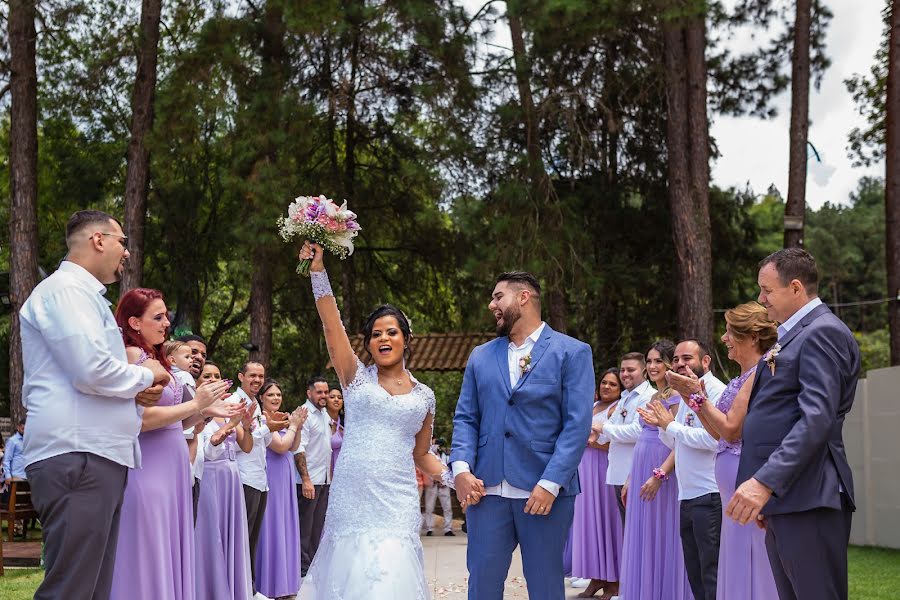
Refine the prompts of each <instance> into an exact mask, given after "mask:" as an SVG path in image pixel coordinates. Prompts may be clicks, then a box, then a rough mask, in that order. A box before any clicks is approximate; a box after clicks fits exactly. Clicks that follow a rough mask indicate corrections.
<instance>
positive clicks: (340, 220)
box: [278, 196, 361, 277]
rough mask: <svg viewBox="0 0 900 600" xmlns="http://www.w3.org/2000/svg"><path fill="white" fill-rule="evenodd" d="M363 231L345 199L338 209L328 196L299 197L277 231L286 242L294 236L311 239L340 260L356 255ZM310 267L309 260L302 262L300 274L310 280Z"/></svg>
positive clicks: (299, 267)
mask: <svg viewBox="0 0 900 600" xmlns="http://www.w3.org/2000/svg"><path fill="white" fill-rule="evenodd" d="M360 229H361V228H360V226H359V223H357V222H356V213H354V212H351V211H349V210H347V201H346V200H345V201H344V203H343V204H341V205H340V206H338V205H337V204H335V203H334V200H330V199H328V198H326V197H325V196H299V197H297V198H295V199H294V201H293V202H291V204H290V206H288V214H287V216H286V217H279V218H278V232H279V233H280V234H281V237H282V239H283V240H284V241H285V242H289V241H291V240H292V239H293V238H295V237H299V238H301V239H304V240H309V241H311V242H315V243H317V244H319V245H320V246H322V247H323V248H324V249H326V250H328V251H329V252H331V253H332V254H334V255H336V256H337V257H338V258H340V259H341V260H343V259H345V258H347V257H348V256H350V255H351V254H353V238H355V237H356V236H357V234H358V233H359V231H360ZM311 264H312V261H311V260H308V259H307V260H302V261H300V264H299V265H297V273H299V274H300V275H303V276H304V277H309V267H310V265H311Z"/></svg>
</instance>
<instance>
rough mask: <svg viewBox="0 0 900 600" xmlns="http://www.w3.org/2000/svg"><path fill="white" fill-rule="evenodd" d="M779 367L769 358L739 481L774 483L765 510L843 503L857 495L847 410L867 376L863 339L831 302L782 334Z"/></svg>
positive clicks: (751, 413)
mask: <svg viewBox="0 0 900 600" xmlns="http://www.w3.org/2000/svg"><path fill="white" fill-rule="evenodd" d="M779 344H780V345H781V350H780V351H779V352H778V356H777V357H776V358H775V373H772V371H771V369H770V368H769V366H768V365H767V364H766V361H765V358H763V360H761V361H760V362H759V366H757V368H756V380H755V381H754V384H753V391H752V393H751V395H750V402H749V405H748V408H747V417H746V418H745V419H744V428H743V438H744V440H743V448H742V450H741V461H740V466H739V467H738V475H737V484H738V485H740V484H741V483H743V482H744V481H746V480H747V479H750V478H751V477H755V478H756V479H757V480H759V481H760V482H762V483H763V484H765V485H766V486H767V487H769V488H770V489H771V490H772V491H773V495H772V497H771V498H770V499H769V502H768V503H767V504H766V506H765V507H763V510H762V512H763V514H767V515H777V514H784V513H795V512H802V511H807V510H811V509H814V508H821V507H827V508H834V509H840V508H841V497H840V491H841V490H843V492H844V493H845V494H847V496H848V498H849V499H850V502H851V504H852V503H853V475H852V473H851V472H850V465H849V463H848V462H847V454H846V452H845V451H844V438H843V428H844V417H846V415H847V413H848V412H850V409H851V408H852V406H853V399H854V397H855V396H856V382H857V379H858V378H859V370H860V356H859V345H858V344H857V343H856V340H855V339H854V338H853V334H852V333H850V330H849V329H847V326H846V325H844V323H843V322H842V321H841V320H840V319H838V318H837V317H836V316H835V315H834V314H833V313H832V312H831V311H830V310H829V309H828V307H827V306H825V305H824V304H822V305H819V306H817V307H816V308H814V309H813V310H812V311H811V312H810V313H809V314H808V315H806V316H805V317H803V319H801V320H800V322H799V323H797V324H796V325H795V326H794V327H793V328H792V329H791V330H790V331H789V332H788V333H787V334H785V335H784V337H782V338H781V340H779Z"/></svg>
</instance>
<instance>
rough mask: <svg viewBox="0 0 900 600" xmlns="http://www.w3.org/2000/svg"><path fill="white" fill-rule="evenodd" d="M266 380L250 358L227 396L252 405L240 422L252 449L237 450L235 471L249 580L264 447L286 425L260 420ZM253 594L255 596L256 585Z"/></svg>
mask: <svg viewBox="0 0 900 600" xmlns="http://www.w3.org/2000/svg"><path fill="white" fill-rule="evenodd" d="M265 379H266V368H265V367H264V366H263V365H262V364H260V363H258V362H256V361H252V360H248V361H247V362H245V363H244V364H243V365H241V369H240V371H238V380H239V381H240V382H241V387H239V388H238V389H237V391H236V392H235V393H234V394H233V395H232V396H231V400H233V401H236V402H241V403H242V404H244V405H248V404H252V405H253V407H254V410H253V415H252V417H250V418H247V419H245V420H244V421H243V422H242V423H241V425H242V426H243V428H244V431H252V434H251V438H252V439H253V448H252V449H251V450H250V452H239V453H238V455H237V464H238V471H239V472H240V474H241V484H242V485H243V486H244V503H245V505H246V508H247V531H248V533H249V541H250V567H251V570H253V579H254V581H255V580H256V571H255V569H256V566H255V565H256V546H257V544H258V542H259V532H260V528H261V527H262V519H263V514H265V512H266V499H267V493H268V491H269V481H268V478H267V477H266V447H267V446H268V445H269V444H270V443H271V442H272V432H274V431H278V430H280V429H284V428H285V427H287V420H282V421H278V422H277V425H276V422H275V421H274V420H272V419H268V420H266V421H263V413H262V410H261V409H260V406H259V402H258V401H257V394H258V393H259V389H260V388H261V387H262V384H263V381H265ZM253 593H254V595H256V586H255V585H254V588H253Z"/></svg>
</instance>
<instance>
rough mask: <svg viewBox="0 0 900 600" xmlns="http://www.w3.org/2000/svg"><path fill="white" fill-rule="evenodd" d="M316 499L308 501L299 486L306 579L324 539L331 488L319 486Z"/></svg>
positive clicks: (303, 564) (301, 541)
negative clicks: (323, 530) (320, 542)
mask: <svg viewBox="0 0 900 600" xmlns="http://www.w3.org/2000/svg"><path fill="white" fill-rule="evenodd" d="M315 488H316V497H315V498H313V499H312V500H307V499H306V498H304V497H303V492H302V489H303V486H302V485H299V484H298V485H297V500H298V502H299V509H300V576H301V577H306V572H307V571H308V570H309V565H310V564H312V560H313V558H315V556H316V552H317V551H318V550H319V541H321V539H322V529H324V527H325V510H326V509H327V508H328V490H329V489H331V486H330V485H328V484H327V483H326V484H323V485H317V486H315Z"/></svg>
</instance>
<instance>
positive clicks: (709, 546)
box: [656, 339, 725, 600]
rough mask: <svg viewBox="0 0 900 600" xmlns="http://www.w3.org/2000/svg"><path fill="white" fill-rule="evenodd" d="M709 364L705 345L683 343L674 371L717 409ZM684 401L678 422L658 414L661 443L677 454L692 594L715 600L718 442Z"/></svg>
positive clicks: (718, 385) (717, 388)
mask: <svg viewBox="0 0 900 600" xmlns="http://www.w3.org/2000/svg"><path fill="white" fill-rule="evenodd" d="M711 363H712V357H711V356H710V352H709V348H708V346H707V345H706V344H705V343H704V342H702V341H699V340H693V339H691V340H683V341H682V342H680V343H679V344H678V345H677V346H676V347H675V357H674V358H673V360H672V368H673V369H674V370H675V372H676V373H678V374H680V375H688V374H689V373H688V371H689V370H690V371H692V372H693V373H694V374H695V375H696V376H697V377H698V378H699V379H700V381H703V383H704V385H705V387H706V394H707V397H708V398H709V400H707V402H711V403H713V404H716V403H717V402H718V401H719V397H720V396H721V395H722V392H723V391H724V390H725V384H724V383H722V382H721V381H720V380H719V379H718V378H716V376H715V375H713V374H712V372H711V371H710V370H709V367H710V364H711ZM694 381H696V380H694ZM697 385H699V383H698V384H697ZM682 400H683V401H682V402H681V403H680V404H679V406H678V414H677V415H676V416H675V418H674V420H672V416H671V413H669V411H666V410H663V411H659V410H657V411H656V413H657V416H658V418H659V438H660V439H661V440H662V441H663V443H665V444H666V445H667V446H668V447H669V448H672V449H674V450H675V474H676V475H677V476H678V500H679V501H680V512H681V546H682V548H683V550H684V565H685V568H686V569H687V572H688V581H689V582H690V584H691V590H692V591H693V593H694V598H695V600H715V597H716V577H717V572H718V566H719V535H720V532H721V529H722V499H721V497H720V496H719V486H718V484H717V483H716V450H717V448H718V442H717V441H716V439H715V438H713V436H711V435H710V434H709V432H707V431H706V429H704V427H703V424H702V423H700V419H699V418H698V417H697V415H696V413H695V412H694V411H693V410H691V408H690V406H688V398H682Z"/></svg>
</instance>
